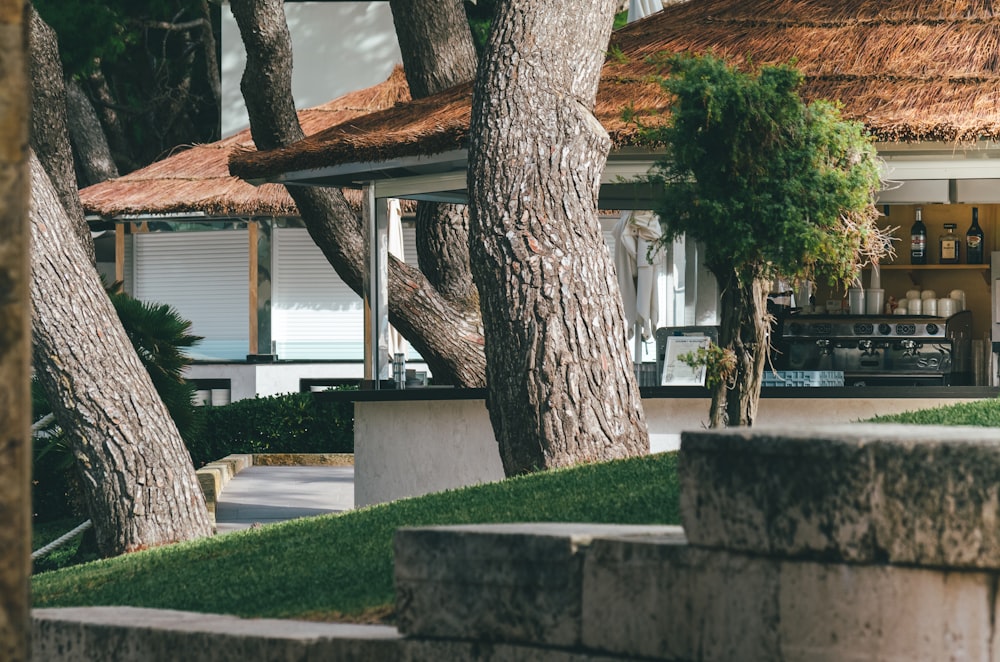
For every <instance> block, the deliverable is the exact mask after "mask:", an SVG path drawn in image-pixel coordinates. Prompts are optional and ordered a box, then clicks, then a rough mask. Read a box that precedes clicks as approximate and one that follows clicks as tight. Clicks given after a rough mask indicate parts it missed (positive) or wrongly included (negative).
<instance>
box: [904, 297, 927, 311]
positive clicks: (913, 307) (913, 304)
mask: <svg viewBox="0 0 1000 662" xmlns="http://www.w3.org/2000/svg"><path fill="white" fill-rule="evenodd" d="M906 314H907V315H923V314H924V300H923V299H907V300H906Z"/></svg>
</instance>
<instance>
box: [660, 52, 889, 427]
mask: <svg viewBox="0 0 1000 662" xmlns="http://www.w3.org/2000/svg"><path fill="white" fill-rule="evenodd" d="M664 64H665V65H666V68H667V70H668V71H669V76H668V77H665V78H661V84H662V86H663V88H664V89H665V90H666V91H667V92H669V93H670V94H672V95H674V97H675V101H674V104H673V106H672V122H671V123H670V125H669V126H666V127H665V128H662V129H656V130H651V131H650V132H649V134H648V136H649V137H650V138H651V139H652V140H654V141H656V142H662V143H664V144H666V146H667V156H666V158H665V159H664V160H663V161H661V162H660V163H659V164H658V167H657V170H656V173H655V175H654V179H655V180H657V181H659V182H662V183H663V184H664V185H665V186H664V194H663V197H662V200H661V201H660V204H659V209H658V212H659V214H660V218H661V219H662V223H663V227H664V234H663V241H665V242H671V241H673V240H674V238H676V237H677V236H678V235H681V234H686V235H687V237H689V238H691V239H694V240H696V241H698V242H701V243H702V244H703V246H704V249H705V265H706V266H707V268H708V269H709V270H711V272H712V273H713V274H714V275H715V277H716V279H717V280H718V283H719V291H720V292H721V297H722V300H721V306H722V308H721V320H720V327H719V346H720V348H721V352H716V353H714V354H712V353H710V354H708V356H715V357H716V359H721V360H717V362H716V365H715V366H710V368H713V367H714V368H716V371H717V376H721V377H722V379H720V380H716V383H715V384H714V385H711V386H710V387H711V388H712V410H711V425H712V427H719V426H722V425H726V424H729V425H751V424H752V423H753V420H754V418H755V416H756V411H757V402H758V400H759V398H760V384H761V379H762V377H763V371H764V363H765V358H766V354H767V350H768V348H769V345H770V318H769V316H768V314H767V308H766V298H767V291H768V288H767V284H768V283H769V281H771V280H772V279H773V278H774V277H775V276H776V275H782V276H784V277H795V276H801V277H816V276H819V275H823V276H825V277H827V278H828V279H829V280H830V282H831V284H836V283H847V282H850V281H852V280H854V279H855V278H857V277H858V275H859V273H860V270H861V268H862V267H863V266H864V265H865V264H866V263H867V262H868V261H869V260H870V259H872V258H874V257H877V256H880V255H882V254H883V253H885V251H886V250H888V248H887V247H888V245H889V244H888V242H887V241H886V238H885V236H884V233H883V232H882V231H880V230H879V229H878V227H877V226H876V224H875V220H876V218H877V217H878V215H879V214H878V211H877V210H876V208H875V205H874V193H875V192H876V191H878V190H879V189H880V188H881V180H880V176H879V164H878V159H877V156H876V152H875V147H874V145H873V144H872V141H871V139H870V137H869V136H868V134H867V133H866V131H865V129H864V127H863V126H862V125H861V124H859V123H856V122H850V121H846V120H844V119H842V118H841V116H840V112H839V110H838V108H837V106H836V105H835V104H832V103H829V102H825V101H815V102H813V103H810V104H806V103H804V102H803V101H802V100H801V98H800V97H799V95H798V90H799V87H800V86H801V84H802V81H803V76H802V74H801V73H800V72H798V71H797V70H796V69H794V68H793V67H791V66H767V67H762V68H760V69H759V71H756V72H754V73H744V72H742V71H740V70H738V69H737V68H736V67H734V66H730V65H728V64H727V63H725V62H724V61H722V60H720V59H719V58H717V57H714V56H711V55H708V56H704V57H695V56H691V55H673V56H669V57H667V58H666V60H665V62H664ZM720 366H724V369H722V371H721V372H722V373H723V374H721V375H719V374H718V372H719V368H720Z"/></svg>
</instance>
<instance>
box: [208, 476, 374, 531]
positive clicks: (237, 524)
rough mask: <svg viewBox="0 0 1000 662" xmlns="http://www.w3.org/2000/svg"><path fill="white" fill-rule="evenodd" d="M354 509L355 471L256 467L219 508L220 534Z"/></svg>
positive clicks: (228, 490)
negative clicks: (257, 524) (257, 525)
mask: <svg viewBox="0 0 1000 662" xmlns="http://www.w3.org/2000/svg"><path fill="white" fill-rule="evenodd" d="M352 508H354V467H353V466H347V467H305V466H293V467H285V466H253V467H247V468H246V469H244V470H243V471H241V472H239V473H238V474H236V476H234V477H233V479H232V480H231V481H229V484H228V485H226V487H225V489H223V490H222V494H221V495H219V500H218V502H217V503H216V510H215V522H216V527H217V529H218V532H219V533H225V532H227V531H236V530H238V529H246V528H249V527H250V526H251V525H253V524H256V523H260V524H271V523H273V522H281V521H283V520H288V519H295V518H297V517H311V516H313V515H322V514H324V513H339V512H343V511H345V510H350V509H352Z"/></svg>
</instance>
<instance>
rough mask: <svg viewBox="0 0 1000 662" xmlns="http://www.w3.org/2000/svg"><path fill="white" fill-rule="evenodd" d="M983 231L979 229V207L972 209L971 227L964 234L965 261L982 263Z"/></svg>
mask: <svg viewBox="0 0 1000 662" xmlns="http://www.w3.org/2000/svg"><path fill="white" fill-rule="evenodd" d="M983 239H984V237H983V229H982V228H981V227H979V207H973V208H972V227H971V228H969V231H968V232H966V233H965V261H966V262H968V263H969V264H982V263H983V243H984V242H983Z"/></svg>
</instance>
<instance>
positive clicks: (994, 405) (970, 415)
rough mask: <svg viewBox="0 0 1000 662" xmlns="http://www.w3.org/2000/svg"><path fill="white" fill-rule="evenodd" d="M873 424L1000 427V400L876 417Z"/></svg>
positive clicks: (964, 403)
mask: <svg viewBox="0 0 1000 662" xmlns="http://www.w3.org/2000/svg"><path fill="white" fill-rule="evenodd" d="M870 421H871V422H872V423H913V424H917V425H973V426H976V427H985V428H996V427H1000V400H997V399H996V398H994V399H992V400H977V401H976V402H961V403H958V404H954V405H945V406H941V407H934V408H932V409H920V410H917V411H908V412H903V413H901V414H891V415H886V416H876V417H875V418H872V419H870Z"/></svg>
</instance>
